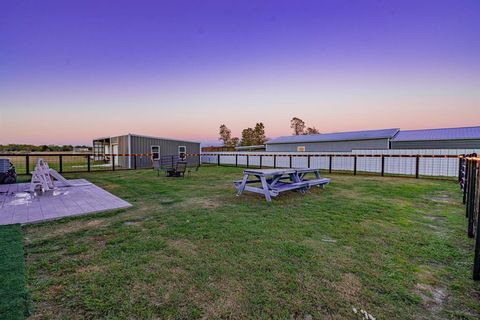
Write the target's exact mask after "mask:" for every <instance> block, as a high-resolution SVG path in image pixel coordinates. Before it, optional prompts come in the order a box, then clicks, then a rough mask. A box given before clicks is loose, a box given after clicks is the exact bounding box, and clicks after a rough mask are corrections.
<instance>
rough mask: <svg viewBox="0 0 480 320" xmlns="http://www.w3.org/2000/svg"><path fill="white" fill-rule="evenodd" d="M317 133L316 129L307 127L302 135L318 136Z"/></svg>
mask: <svg viewBox="0 0 480 320" xmlns="http://www.w3.org/2000/svg"><path fill="white" fill-rule="evenodd" d="M319 133H320V131H318V129H317V128H315V127H308V128H307V129H306V130H305V131H304V132H303V134H304V135H308V134H319Z"/></svg>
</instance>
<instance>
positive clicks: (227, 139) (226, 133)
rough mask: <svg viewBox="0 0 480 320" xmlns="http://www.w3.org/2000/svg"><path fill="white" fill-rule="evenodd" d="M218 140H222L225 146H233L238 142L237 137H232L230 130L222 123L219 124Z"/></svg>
mask: <svg viewBox="0 0 480 320" xmlns="http://www.w3.org/2000/svg"><path fill="white" fill-rule="evenodd" d="M218 140H220V141H223V145H224V146H225V147H235V146H236V145H237V144H238V140H239V139H238V138H237V137H233V138H232V131H231V130H230V129H229V128H228V127H227V126H226V125H224V124H222V125H221V126H220V138H218Z"/></svg>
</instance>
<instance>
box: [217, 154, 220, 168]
mask: <svg viewBox="0 0 480 320" xmlns="http://www.w3.org/2000/svg"><path fill="white" fill-rule="evenodd" d="M219 165H220V154H217V166H219Z"/></svg>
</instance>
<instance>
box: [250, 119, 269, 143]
mask: <svg viewBox="0 0 480 320" xmlns="http://www.w3.org/2000/svg"><path fill="white" fill-rule="evenodd" d="M253 133H254V135H253V138H254V139H253V144H254V145H261V144H264V143H265V141H267V137H266V136H265V125H264V124H263V123H262V122H259V123H256V124H255V128H254V129H253Z"/></svg>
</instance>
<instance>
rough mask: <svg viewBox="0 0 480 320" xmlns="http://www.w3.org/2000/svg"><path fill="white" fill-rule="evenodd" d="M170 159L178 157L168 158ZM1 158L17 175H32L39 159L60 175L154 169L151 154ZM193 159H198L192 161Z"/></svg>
mask: <svg viewBox="0 0 480 320" xmlns="http://www.w3.org/2000/svg"><path fill="white" fill-rule="evenodd" d="M166 157H167V158H168V159H172V158H176V157H177V156H166ZM188 157H189V158H190V160H191V161H190V162H189V164H190V165H191V166H192V165H194V164H196V163H198V164H199V162H200V161H199V160H200V158H199V156H198V155H188ZM0 158H7V159H9V160H10V162H11V163H12V164H13V165H14V166H15V169H16V171H17V174H19V175H24V174H30V173H31V172H32V171H33V170H34V168H35V164H36V163H37V160H38V159H39V158H42V159H44V160H45V161H46V162H47V163H48V165H49V167H50V168H52V169H55V170H57V171H58V172H59V173H78V172H102V171H117V170H136V169H151V168H153V160H152V155H151V154H107V155H105V159H104V160H98V159H96V158H95V157H94V154H72V153H56V154H54V153H28V154H19V153H1V154H0ZM192 158H197V159H196V160H193V161H192Z"/></svg>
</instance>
